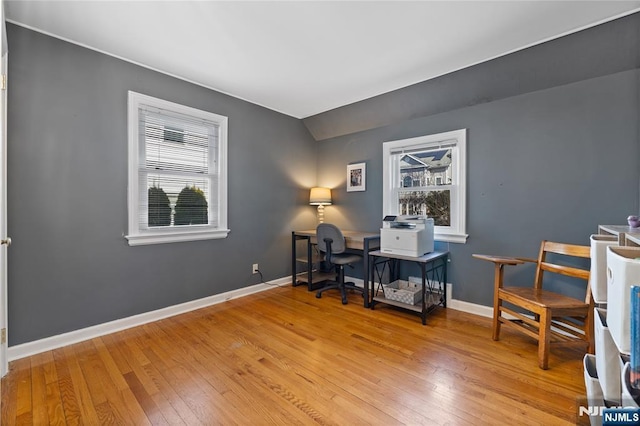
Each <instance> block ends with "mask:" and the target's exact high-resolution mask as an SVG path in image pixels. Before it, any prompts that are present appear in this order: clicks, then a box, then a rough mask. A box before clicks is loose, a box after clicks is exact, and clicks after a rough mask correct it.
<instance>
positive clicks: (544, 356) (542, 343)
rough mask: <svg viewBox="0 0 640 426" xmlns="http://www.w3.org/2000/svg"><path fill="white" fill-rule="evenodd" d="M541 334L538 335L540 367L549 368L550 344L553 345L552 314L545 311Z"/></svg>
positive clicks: (542, 317)
mask: <svg viewBox="0 0 640 426" xmlns="http://www.w3.org/2000/svg"><path fill="white" fill-rule="evenodd" d="M539 333H540V334H539V335H538V367H540V368H541V369H543V370H546V369H548V368H549V344H550V343H551V312H549V310H548V309H545V310H544V311H543V312H542V314H541V315H540V332H539Z"/></svg>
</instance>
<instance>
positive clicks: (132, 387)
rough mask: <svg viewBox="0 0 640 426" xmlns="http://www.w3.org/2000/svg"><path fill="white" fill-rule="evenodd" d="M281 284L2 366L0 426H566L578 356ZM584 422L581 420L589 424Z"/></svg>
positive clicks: (571, 417)
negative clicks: (543, 353) (546, 354)
mask: <svg viewBox="0 0 640 426" xmlns="http://www.w3.org/2000/svg"><path fill="white" fill-rule="evenodd" d="M361 300H362V299H361V297H360V296H358V295H357V294H351V295H350V296H349V304H348V305H346V306H343V305H342V304H341V303H340V299H339V297H338V295H337V292H333V293H330V292H329V293H325V296H323V297H322V299H316V298H315V293H313V292H308V291H307V290H306V289H305V288H303V287H296V288H293V287H282V288H274V289H273V290H270V291H266V292H263V293H259V294H255V295H251V296H247V297H244V298H240V299H234V300H229V301H227V302H224V303H221V304H218V305H215V306H211V307H208V308H204V309H200V310H198V311H193V312H190V313H187V314H183V315H179V316H175V317H172V318H168V319H165V320H162V321H158V322H154V323H150V324H147V325H144V326H140V327H136V328H132V329H129V330H125V331H122V332H118V333H115V334H111V335H108V336H104V337H100V338H96V339H93V340H89V341H86V342H82V343H78V344H75V345H72V346H68V347H65V348H61V349H57V350H53V351H49V352H45V353H42V354H38V355H35V356H32V357H29V358H24V359H20V360H16V361H14V362H12V363H11V364H10V372H9V374H8V375H7V376H6V377H5V378H4V379H3V380H2V401H1V403H2V406H1V414H2V416H1V419H0V420H1V424H2V425H13V424H34V425H47V424H56V425H57V424H60V425H65V424H68V425H76V424H84V425H99V424H132V425H145V424H152V425H181V424H183V425H198V424H202V425H213V424H223V425H235V424H238V425H248V424H251V425H270V424H281V425H290V424H321V425H355V424H373V425H395V424H407V425H420V424H427V425H432V424H453V425H458V424H459V425H470V424H474V425H475V424H478V425H481V424H487V425H495V424H518V425H560V424H576V422H577V421H578V420H580V421H582V422H584V421H585V420H586V419H581V418H578V417H577V415H576V413H577V405H578V404H579V400H580V399H581V398H583V396H584V383H583V372H582V362H581V360H582V354H581V353H580V352H578V351H576V350H570V349H556V350H554V349H552V353H551V356H550V369H549V370H547V371H543V370H540V369H539V368H538V367H537V351H536V344H535V342H534V341H533V340H531V339H529V338H528V337H526V336H521V335H520V334H515V333H513V332H511V331H510V330H504V331H503V336H502V340H501V341H500V342H493V341H492V340H491V324H490V320H488V319H486V318H481V317H477V316H474V315H470V314H466V313H462V312H458V311H455V310H452V309H446V310H445V309H439V310H436V311H435V312H434V314H433V315H431V316H430V317H429V318H428V320H427V321H428V322H427V325H426V326H423V325H421V323H420V319H419V317H418V316H416V315H412V314H410V313H405V312H402V311H398V310H395V309H392V308H387V307H376V309H375V310H373V311H372V310H369V309H364V308H363V307H362V304H361ZM587 424H588V422H587Z"/></svg>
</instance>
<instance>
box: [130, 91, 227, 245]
mask: <svg viewBox="0 0 640 426" xmlns="http://www.w3.org/2000/svg"><path fill="white" fill-rule="evenodd" d="M141 105H145V106H150V107H154V108H159V109H164V110H167V111H171V112H173V113H178V114H181V115H184V116H188V117H193V118H198V119H202V120H206V121H210V122H212V123H215V124H216V125H217V126H218V132H219V134H218V147H217V149H218V156H217V157H218V158H217V164H218V166H217V167H218V170H217V171H216V175H217V182H218V187H217V190H216V191H215V193H217V200H216V202H215V205H216V206H217V211H216V212H212V211H209V217H211V216H212V213H215V216H216V217H217V218H218V220H217V223H216V224H215V226H217V227H219V228H216V227H214V226H212V225H209V226H193V227H192V226H190V227H186V228H182V227H173V226H172V227H163V228H162V229H141V227H140V223H139V221H140V211H139V202H140V201H139V196H140V194H139V192H140V190H141V188H140V187H139V179H138V174H139V172H140V166H139V160H140V157H139V155H140V144H141V141H140V136H139V135H140V129H139V108H140V106H141ZM127 108H128V113H127V129H128V153H129V156H128V187H127V188H128V190H127V202H128V206H127V207H128V208H127V210H128V235H125V238H126V239H127V241H128V243H129V245H130V246H138V245H147V244H165V243H173V242H184V241H200V240H212V239H222V238H226V237H227V236H228V234H229V229H227V228H228V226H227V218H228V216H227V214H228V212H227V206H228V200H227V197H228V191H227V177H228V176H227V161H228V160H227V144H228V141H227V137H228V125H229V120H228V118H227V117H225V116H223V115H219V114H215V113H212V112H209V111H204V110H199V109H197V108H192V107H189V106H185V105H181V104H177V103H175V102H170V101H166V100H163V99H158V98H154V97H152V96H148V95H143V94H141V93H137V92H133V91H131V90H130V91H129V92H128V97H127ZM212 192H213V191H212ZM212 201H213V200H209V209H211V205H212ZM143 214H144V212H143Z"/></svg>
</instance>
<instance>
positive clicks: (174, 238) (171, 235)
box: [125, 229, 230, 246]
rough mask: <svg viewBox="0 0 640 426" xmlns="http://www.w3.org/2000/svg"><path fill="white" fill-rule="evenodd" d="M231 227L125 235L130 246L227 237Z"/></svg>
mask: <svg viewBox="0 0 640 426" xmlns="http://www.w3.org/2000/svg"><path fill="white" fill-rule="evenodd" d="M229 232H230V230H229V229H215V230H201V231H182V232H180V231H178V232H176V231H174V232H148V233H140V234H131V235H125V238H126V239H127V240H128V242H129V245H130V246H144V245H150V244H165V243H181V242H186V241H201V240H216V239H221V238H227V235H229Z"/></svg>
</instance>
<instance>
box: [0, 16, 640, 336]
mask: <svg viewBox="0 0 640 426" xmlns="http://www.w3.org/2000/svg"><path fill="white" fill-rule="evenodd" d="M639 17H640V15H638V14H636V15H633V16H631V17H627V18H623V19H621V20H618V21H615V22H612V23H609V24H605V25H602V26H600V27H597V28H594V29H590V30H587V31H585V32H583V33H579V34H576V35H573V36H569V37H565V38H562V39H559V40H556V41H552V42H550V43H546V44H544V45H541V46H536V47H534V48H530V49H527V50H525V51H522V52H517V53H515V54H513V55H509V56H507V57H504V58H499V59H496V60H494V61H490V62H488V63H485V64H480V65H478V66H475V67H471V68H468V69H465V70H461V71H458V72H456V73H452V74H450V75H447V76H443V77H440V78H438V79H434V80H431V81H428V82H424V83H420V84H418V85H414V86H411V87H409V88H406V89H402V90H399V91H396V92H392V93H389V94H386V95H381V96H379V97H376V98H373V99H371V100H368V101H363V102H360V103H357V104H354V105H349V106H347V107H344V108H339V109H337V110H334V111H329V112H327V113H325V114H321V115H318V116H315V117H310V118H308V119H305V120H303V121H300V120H296V119H293V118H290V117H286V116H283V115H281V114H278V113H275V112H273V111H269V110H266V109H264V108H261V107H258V106H255V105H252V104H249V103H246V102H243V101H240V100H238V99H235V98H231V97H228V96H225V95H222V94H220V93H217V92H215V91H211V90H206V89H203V88H201V87H198V86H195V85H192V84H189V83H186V82H184V81H180V80H177V79H174V78H171V77H168V76H166V75H163V74H159V73H156V72H153V71H150V70H147V69H144V68H141V67H138V66H135V65H132V64H129V63H126V62H123V61H119V60H117V59H114V58H111V57H108V56H105V55H101V54H99V53H96V52H93V51H90V50H87V49H83V48H81V47H78V46H74V45H71V44H68V43H65V42H62V41H59V40H56V39H53V38H50V37H46V36H43V35H40V34H37V33H34V32H32V31H29V30H26V29H23V28H20V27H16V26H14V25H9V28H8V31H9V32H8V39H9V49H10V55H9V56H10V61H9V73H10V86H9V117H8V118H9V135H8V136H9V146H8V161H9V170H8V172H9V179H8V184H9V235H11V237H12V238H13V240H14V244H13V245H12V247H11V250H10V252H9V336H10V341H9V343H10V345H16V344H20V343H23V342H28V341H32V340H36V339H40V338H44V337H47V336H51V335H55V334H59V333H64V332H68V331H72V330H75V329H79V328H83V327H87V326H91V325H95V324H100V323H103V322H107V321H111V320H115V319H118V318H123V317H127V316H131V315H135V314H138V313H142V312H147V311H150V310H154V309H159V308H162V307H166V306H170V305H174V304H178V303H182V302H186V301H190V300H194V299H198V298H202V297H206V296H209V295H213V294H218V293H222V292H225V291H229V290H233V289H238V288H242V287H246V286H248V285H251V284H255V283H257V282H258V280H257V276H252V275H251V273H250V271H251V269H250V267H251V264H252V263H256V262H257V263H259V264H260V269H261V270H262V271H263V272H264V276H265V279H266V280H271V279H276V278H281V277H286V276H287V275H288V274H289V273H290V264H289V253H290V231H291V230H292V229H300V228H310V227H312V226H313V225H314V223H315V215H314V213H315V212H314V210H313V208H310V207H309V206H307V205H306V203H307V199H308V198H307V197H308V188H309V187H310V186H313V185H315V184H316V183H317V184H320V185H326V186H329V187H331V188H334V191H333V197H334V205H332V206H328V207H327V208H326V220H327V221H330V222H334V223H336V224H338V225H340V226H343V227H345V228H350V229H360V230H369V231H375V230H377V229H378V228H379V227H380V224H381V219H382V202H381V200H382V190H381V185H382V143H383V142H384V141H388V140H394V139H401V138H407V137H412V136H418V135H423V134H430V133H437V132H443V131H448V130H454V129H459V128H467V129H468V171H467V178H468V181H469V190H468V199H467V206H468V216H467V226H468V229H467V231H468V233H469V234H470V237H469V240H468V242H467V244H450V245H447V244H442V243H441V244H439V248H447V249H449V250H450V251H451V258H452V262H451V264H450V269H449V271H450V280H449V281H450V282H453V283H454V294H453V296H454V297H455V298H457V299H461V300H466V301H470V302H473V303H479V304H485V305H490V304H491V297H492V289H491V280H492V268H491V266H490V265H488V264H485V263H482V262H481V261H479V260H474V259H472V258H471V254H472V253H477V252H481V253H495V254H505V255H508V254H515V255H522V256H534V255H535V254H536V252H537V247H538V244H539V241H540V240H541V239H543V238H548V239H555V240H562V241H566V242H574V243H582V244H587V243H588V236H589V234H590V233H592V232H594V231H595V230H596V227H597V225H598V224H601V223H612V224H615V223H624V220H625V218H626V216H627V215H628V214H631V213H636V212H638V210H639V188H638V182H639V181H640V164H639V162H640V152H639V151H640V147H639V146H640V132H639V124H638V123H639V121H640V120H639V117H640V108H639V102H640V70H639V68H640V53H639V52H640V41H639V39H640V34H639V28H640V24H639V22H640V21H639V19H640V18H639ZM168 53H170V52H168ZM127 90H134V91H137V92H140V93H144V94H148V95H151V96H156V97H159V98H162V99H167V100H169V101H173V102H178V103H181V104H184V105H188V106H192V107H196V108H201V109H204V110H207V111H211V112H214V113H217V114H223V115H226V116H228V117H229V124H230V129H229V134H230V136H229V170H230V173H229V194H230V195H229V217H230V219H229V225H230V228H231V233H230V235H229V237H228V238H227V239H225V240H213V241H201V242H189V243H178V244H166V245H156V246H143V247H129V246H128V245H127V244H126V241H125V239H124V238H123V236H122V235H123V233H126V223H127V205H126V201H127V196H126V187H127V140H126V137H127V135H126V99H127V98H126V96H127ZM303 123H304V124H303ZM305 125H306V126H307V128H308V129H309V130H307V128H305ZM310 133H312V134H313V135H314V136H315V138H316V139H317V140H320V142H315V141H314V139H313V138H312V137H311V134H310ZM361 161H364V162H366V163H367V180H366V186H367V190H366V191H365V192H352V193H347V192H346V191H345V178H346V165H347V164H349V163H355V162H361ZM530 272H531V271H529V270H527V268H526V267H518V268H514V270H513V271H512V272H510V273H509V274H508V276H509V277H513V278H525V277H526V278H530V277H529V275H530ZM360 273H361V271H359V270H356V271H355V275H358V274H360Z"/></svg>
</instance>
